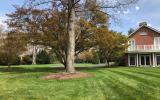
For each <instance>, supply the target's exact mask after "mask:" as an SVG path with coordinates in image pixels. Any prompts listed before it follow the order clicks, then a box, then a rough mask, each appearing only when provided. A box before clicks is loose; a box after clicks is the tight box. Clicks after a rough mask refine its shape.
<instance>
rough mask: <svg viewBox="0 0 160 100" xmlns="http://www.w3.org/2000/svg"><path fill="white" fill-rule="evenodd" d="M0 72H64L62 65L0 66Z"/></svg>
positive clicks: (80, 68) (83, 69) (79, 68)
mask: <svg viewBox="0 0 160 100" xmlns="http://www.w3.org/2000/svg"><path fill="white" fill-rule="evenodd" d="M101 68H105V67H104V66H100V67H98V66H90V67H76V70H77V71H85V70H87V71H89V70H97V69H101ZM0 72H15V73H30V72H53V73H55V72H65V68H64V67H11V68H7V67H0Z"/></svg>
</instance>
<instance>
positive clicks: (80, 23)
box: [9, 0, 137, 73]
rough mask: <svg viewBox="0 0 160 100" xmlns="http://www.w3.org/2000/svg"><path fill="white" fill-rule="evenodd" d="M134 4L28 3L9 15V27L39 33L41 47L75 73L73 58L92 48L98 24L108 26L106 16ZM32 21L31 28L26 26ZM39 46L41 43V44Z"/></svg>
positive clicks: (125, 0)
mask: <svg viewBox="0 0 160 100" xmlns="http://www.w3.org/2000/svg"><path fill="white" fill-rule="evenodd" d="M136 1H137V0H117V1H116V2H112V1H111V2H109V1H108V2H106V0H104V1H103V0H27V2H26V3H25V5H24V6H23V7H20V8H18V9H17V10H16V12H15V13H12V14H11V15H9V17H10V18H11V19H10V20H9V23H12V24H13V25H12V27H14V28H15V26H14V24H16V26H17V27H16V28H17V29H18V30H19V29H20V30H21V29H24V30H25V32H30V33H37V32H38V33H42V34H43V39H42V40H43V41H46V42H43V44H44V45H49V46H50V47H52V49H53V51H54V52H55V53H56V55H57V56H58V58H59V59H60V61H61V63H63V64H64V66H65V68H66V71H67V72H69V73H74V72H75V68H74V59H75V58H74V57H75V55H76V54H78V53H80V52H82V51H84V50H86V49H88V48H90V47H92V46H93V43H94V40H92V39H93V38H90V37H93V36H94V35H93V33H95V30H96V29H97V28H98V27H99V26H101V25H100V24H101V23H107V22H108V20H106V21H104V20H105V19H106V17H107V18H109V17H111V16H112V15H111V14H109V12H111V11H112V12H113V11H118V10H123V9H124V8H126V7H128V6H129V5H131V4H134V3H136ZM111 9H112V10H111ZM34 10H38V13H36V14H37V15H36V16H35V17H37V18H38V21H36V19H33V17H32V16H33V13H32V12H33V11H34ZM112 14H113V13H112ZM99 16H103V17H101V18H102V19H104V20H102V19H100V18H98V17H99ZM31 20H32V21H33V20H34V23H32V27H31V24H29V22H30V21H31ZM21 25H22V26H21ZM19 26H20V27H19ZM104 26H106V25H104ZM29 27H30V28H33V30H34V31H32V30H31V29H30V28H29ZM24 30H23V31H24ZM47 39H48V41H47ZM88 41H91V42H93V43H90V42H88ZM39 42H41V43H42V41H39ZM84 42H85V43H84ZM87 43H88V44H87ZM55 47H56V49H54V48H55ZM86 47H87V48H86Z"/></svg>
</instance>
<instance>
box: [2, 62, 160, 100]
mask: <svg viewBox="0 0 160 100" xmlns="http://www.w3.org/2000/svg"><path fill="white" fill-rule="evenodd" d="M56 66H61V65H59V64H57V65H31V66H29V65H24V66H22V65H21V66H14V67H13V68H12V69H10V70H7V69H6V68H5V67H0V100H160V68H92V67H91V66H92V64H78V65H76V66H78V69H77V70H79V71H81V72H86V73H90V74H93V75H94V77H91V78H81V79H69V80H44V79H42V77H43V76H45V75H48V74H50V73H56V72H62V71H63V70H62V69H61V68H56ZM84 66H87V68H85V67H84Z"/></svg>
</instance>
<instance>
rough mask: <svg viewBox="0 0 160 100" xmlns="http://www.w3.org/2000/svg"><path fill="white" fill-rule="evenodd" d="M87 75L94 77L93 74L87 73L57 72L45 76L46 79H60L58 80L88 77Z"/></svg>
mask: <svg viewBox="0 0 160 100" xmlns="http://www.w3.org/2000/svg"><path fill="white" fill-rule="evenodd" d="M87 77H93V75H91V74H87V73H81V72H77V73H55V74H49V75H47V76H45V77H44V79H45V80H50V79H58V80H63V79H76V78H87Z"/></svg>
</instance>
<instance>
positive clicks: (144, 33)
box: [140, 32, 148, 35]
mask: <svg viewBox="0 0 160 100" xmlns="http://www.w3.org/2000/svg"><path fill="white" fill-rule="evenodd" d="M140 35H148V34H147V32H141V33H140Z"/></svg>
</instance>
